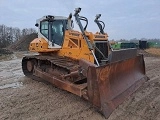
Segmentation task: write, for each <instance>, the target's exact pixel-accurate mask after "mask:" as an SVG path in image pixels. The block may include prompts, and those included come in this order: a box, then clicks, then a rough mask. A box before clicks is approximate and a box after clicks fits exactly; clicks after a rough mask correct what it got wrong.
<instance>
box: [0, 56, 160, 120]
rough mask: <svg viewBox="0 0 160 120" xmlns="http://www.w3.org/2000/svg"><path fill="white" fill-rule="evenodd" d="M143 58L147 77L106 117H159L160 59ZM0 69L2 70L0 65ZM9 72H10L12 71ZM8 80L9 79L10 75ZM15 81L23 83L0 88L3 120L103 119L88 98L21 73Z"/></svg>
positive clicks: (125, 119)
mask: <svg viewBox="0 0 160 120" xmlns="http://www.w3.org/2000/svg"><path fill="white" fill-rule="evenodd" d="M145 61H146V73H147V76H148V77H149V78H150V79H149V80H148V81H147V82H145V83H144V84H143V86H141V87H140V88H139V89H138V90H137V91H136V92H135V93H134V94H133V95H132V96H130V97H129V98H128V99H127V100H126V101H124V103H122V104H121V105H120V106H119V107H118V108H117V109H116V110H115V111H114V112H113V113H112V114H111V116H110V117H109V119H108V120H135V119H136V120H158V119H159V118H160V64H159V63H160V59H159V58H155V57H154V58H152V57H147V58H145ZM12 62H13V64H12ZM17 62H19V60H18V61H17ZM7 63H8V64H11V66H12V67H13V68H14V69H13V68H12V69H13V70H14V73H16V71H17V72H19V71H20V70H19V66H18V67H16V65H20V64H16V62H15V61H11V62H7ZM7 66H10V65H7ZM0 68H3V69H5V68H4V67H3V66H0ZM7 70H8V68H7ZM9 72H11V73H13V71H12V70H11V71H9ZM17 75H18V74H15V76H17ZM15 76H13V79H14V78H15ZM16 78H18V77H16ZM7 80H8V82H11V81H10V80H12V78H11V79H7ZM7 80H6V81H0V83H2V82H7ZM18 81H22V82H23V87H21V88H16V89H13V88H8V89H3V90H0V92H1V94H0V119H2V120H3V119H9V120H15V119H16V120H21V119H26V120H27V119H31V120H33V119H34V120H39V119H51V120H53V119H54V120H61V119H62V120H105V118H104V116H103V115H101V114H100V113H98V112H97V110H96V109H95V108H93V107H92V105H91V104H90V103H89V102H88V101H85V100H83V99H82V98H80V97H78V96H75V95H73V94H71V93H69V92H67V91H63V90H61V89H59V88H56V87H54V86H52V85H50V84H45V83H42V82H37V81H33V80H31V79H29V78H27V77H23V76H21V77H20V78H18ZM8 82H7V83H8Z"/></svg>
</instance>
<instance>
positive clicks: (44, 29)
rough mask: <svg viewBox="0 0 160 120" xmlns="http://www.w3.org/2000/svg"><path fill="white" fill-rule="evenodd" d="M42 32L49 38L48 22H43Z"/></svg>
mask: <svg viewBox="0 0 160 120" xmlns="http://www.w3.org/2000/svg"><path fill="white" fill-rule="evenodd" d="M40 32H41V33H42V34H43V35H44V36H45V37H46V38H48V21H43V22H41V28H40Z"/></svg>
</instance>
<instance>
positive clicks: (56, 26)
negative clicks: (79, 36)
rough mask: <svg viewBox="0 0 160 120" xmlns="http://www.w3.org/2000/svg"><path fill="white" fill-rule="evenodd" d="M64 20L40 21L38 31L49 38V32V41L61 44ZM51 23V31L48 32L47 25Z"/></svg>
mask: <svg viewBox="0 0 160 120" xmlns="http://www.w3.org/2000/svg"><path fill="white" fill-rule="evenodd" d="M64 24H65V21H64V20H55V21H53V22H48V21H42V22H41V28H40V32H41V34H42V35H44V36H45V37H46V38H47V39H48V40H49V34H51V42H52V43H53V44H54V43H55V44H57V45H60V46H61V45H62V43H63V37H64ZM50 25H51V32H49V28H50V27H49V26H50Z"/></svg>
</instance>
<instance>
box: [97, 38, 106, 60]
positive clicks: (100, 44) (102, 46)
mask: <svg viewBox="0 0 160 120" xmlns="http://www.w3.org/2000/svg"><path fill="white" fill-rule="evenodd" d="M95 46H96V47H97V48H98V49H99V50H100V51H101V52H102V53H103V54H104V56H105V57H106V58H108V44H107V42H106V41H96V42H95ZM95 55H96V58H97V60H98V62H99V63H101V60H103V59H104V58H103V56H102V55H101V53H99V52H98V51H97V50H96V49H95Z"/></svg>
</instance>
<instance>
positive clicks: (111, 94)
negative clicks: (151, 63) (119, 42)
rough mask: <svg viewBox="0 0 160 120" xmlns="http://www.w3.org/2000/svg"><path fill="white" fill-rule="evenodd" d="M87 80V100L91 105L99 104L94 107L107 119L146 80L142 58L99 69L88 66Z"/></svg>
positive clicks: (140, 56)
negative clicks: (97, 107)
mask: <svg viewBox="0 0 160 120" xmlns="http://www.w3.org/2000/svg"><path fill="white" fill-rule="evenodd" d="M87 80H88V81H87V82H88V84H89V85H88V86H90V87H89V88H88V96H89V98H90V99H89V100H90V101H91V102H92V103H93V104H95V103H100V104H97V105H96V106H99V109H100V110H101V111H102V113H103V114H104V116H105V117H106V118H108V117H109V115H110V114H111V113H112V111H113V110H114V109H115V108H116V107H117V106H118V105H119V104H121V103H122V102H123V101H124V100H125V99H126V98H127V97H128V96H129V95H131V94H132V93H133V92H134V91H136V90H137V89H138V88H139V87H140V86H141V85H142V83H143V82H144V81H145V80H146V76H145V64H144V59H143V56H142V55H139V56H136V57H133V58H130V59H125V60H123V61H122V60H121V61H118V62H114V63H110V64H107V65H104V66H100V67H94V66H90V67H89V70H88V76H87ZM91 83H92V84H91ZM94 83H97V85H94ZM93 85H94V86H93ZM90 88H92V89H90ZM93 89H94V90H93ZM91 90H92V91H91ZM91 93H92V94H91ZM97 97H98V98H97ZM95 100H97V101H96V102H95Z"/></svg>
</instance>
